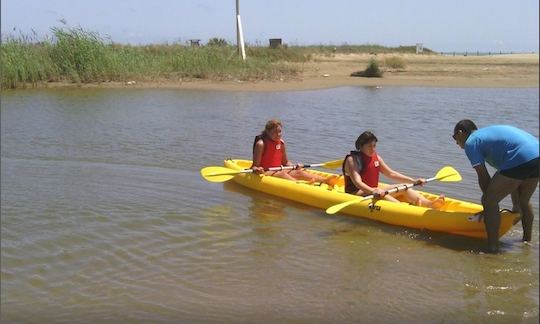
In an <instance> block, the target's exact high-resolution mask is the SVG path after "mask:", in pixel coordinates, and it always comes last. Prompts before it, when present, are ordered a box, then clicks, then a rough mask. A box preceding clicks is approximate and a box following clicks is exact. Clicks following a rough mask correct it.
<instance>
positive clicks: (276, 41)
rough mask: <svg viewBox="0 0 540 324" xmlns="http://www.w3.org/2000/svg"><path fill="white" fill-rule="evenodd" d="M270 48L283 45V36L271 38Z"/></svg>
mask: <svg viewBox="0 0 540 324" xmlns="http://www.w3.org/2000/svg"><path fill="white" fill-rule="evenodd" d="M269 41H270V48H278V47H281V38H270V39H269Z"/></svg>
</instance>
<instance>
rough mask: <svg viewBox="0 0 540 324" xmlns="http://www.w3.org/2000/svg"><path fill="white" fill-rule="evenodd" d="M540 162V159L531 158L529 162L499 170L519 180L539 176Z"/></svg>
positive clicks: (504, 174)
mask: <svg viewBox="0 0 540 324" xmlns="http://www.w3.org/2000/svg"><path fill="white" fill-rule="evenodd" d="M538 162H539V160H538V158H536V159H534V160H530V161H529V162H526V163H523V164H521V165H518V166H517V167H515V168H511V169H508V170H502V171H499V173H500V174H502V175H503V176H506V177H509V178H513V179H519V180H525V179H529V178H538V174H539V172H538V171H539V169H540V168H539V164H538Z"/></svg>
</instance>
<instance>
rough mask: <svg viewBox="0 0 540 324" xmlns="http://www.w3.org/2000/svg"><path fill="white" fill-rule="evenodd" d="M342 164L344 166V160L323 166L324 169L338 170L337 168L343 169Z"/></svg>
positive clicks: (326, 163) (330, 162)
mask: <svg viewBox="0 0 540 324" xmlns="http://www.w3.org/2000/svg"><path fill="white" fill-rule="evenodd" d="M342 164H343V160H334V161H328V162H325V163H324V164H323V167H324V168H327V169H337V168H341V165H342Z"/></svg>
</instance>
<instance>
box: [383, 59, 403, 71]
mask: <svg viewBox="0 0 540 324" xmlns="http://www.w3.org/2000/svg"><path fill="white" fill-rule="evenodd" d="M384 66H385V67H387V68H391V69H404V68H405V66H406V64H405V60H404V59H403V58H401V57H399V56H390V57H386V58H385V59H384Z"/></svg>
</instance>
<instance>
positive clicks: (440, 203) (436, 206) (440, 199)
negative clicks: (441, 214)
mask: <svg viewBox="0 0 540 324" xmlns="http://www.w3.org/2000/svg"><path fill="white" fill-rule="evenodd" d="M442 206H444V195H440V196H439V197H438V198H437V199H435V200H434V201H433V202H432V203H431V208H433V209H440V208H441V207H442Z"/></svg>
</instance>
